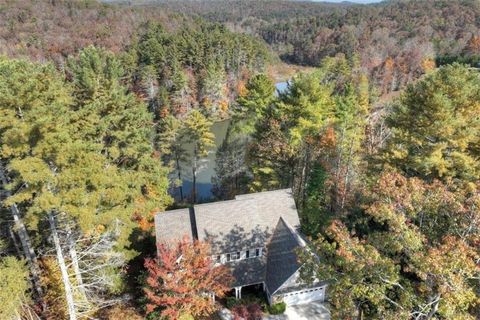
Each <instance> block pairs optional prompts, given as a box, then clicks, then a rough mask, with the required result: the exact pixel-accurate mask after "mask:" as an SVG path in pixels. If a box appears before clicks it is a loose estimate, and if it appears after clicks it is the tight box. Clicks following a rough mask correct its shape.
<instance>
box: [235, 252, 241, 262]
mask: <svg viewBox="0 0 480 320" xmlns="http://www.w3.org/2000/svg"><path fill="white" fill-rule="evenodd" d="M234 259H235V260H238V259H240V251H237V253H236V254H235V258H234Z"/></svg>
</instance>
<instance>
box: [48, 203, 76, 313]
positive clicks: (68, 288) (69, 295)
mask: <svg viewBox="0 0 480 320" xmlns="http://www.w3.org/2000/svg"><path fill="white" fill-rule="evenodd" d="M48 221H49V222H50V229H51V231H52V236H53V243H54V245H55V250H56V252H57V262H58V265H59V267H60V272H61V274H62V281H63V285H64V287H65V299H66V300H67V309H68V315H69V318H70V320H76V319H77V314H76V311H75V304H74V301H73V291H72V284H71V283H70V278H69V277H68V270H67V266H66V264H65V258H64V257H63V252H62V247H61V246H60V239H59V238H58V232H57V228H56V226H55V218H54V216H53V213H52V212H49V213H48Z"/></svg>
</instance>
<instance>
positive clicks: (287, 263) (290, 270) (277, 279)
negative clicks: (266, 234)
mask: <svg viewBox="0 0 480 320" xmlns="http://www.w3.org/2000/svg"><path fill="white" fill-rule="evenodd" d="M304 246H305V242H303V240H302V239H301V238H300V237H299V236H298V234H296V231H295V230H294V229H293V228H292V227H290V226H289V225H288V224H287V223H286V222H285V221H284V220H283V218H280V219H279V221H278V223H277V226H276V228H275V230H274V232H273V235H272V238H271V240H270V242H269V243H268V247H267V269H266V276H265V283H266V285H267V288H268V291H269V292H270V294H273V293H274V292H275V291H277V290H278V289H279V288H280V287H281V286H282V285H283V284H284V283H285V282H287V280H288V279H289V278H290V277H291V276H292V275H294V274H295V272H296V271H297V270H298V269H299V268H300V266H301V264H300V263H299V262H298V260H297V254H296V252H295V251H296V250H297V249H298V248H300V247H304Z"/></svg>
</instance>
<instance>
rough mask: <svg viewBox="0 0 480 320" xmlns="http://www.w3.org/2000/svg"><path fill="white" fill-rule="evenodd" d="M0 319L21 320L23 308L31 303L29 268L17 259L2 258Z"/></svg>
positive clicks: (0, 270) (0, 267)
mask: <svg viewBox="0 0 480 320" xmlns="http://www.w3.org/2000/svg"><path fill="white" fill-rule="evenodd" d="M0 287H1V288H2V290H0V299H1V301H2V304H1V305H0V318H2V319H20V316H21V314H22V310H23V307H24V306H25V305H26V304H28V303H29V297H28V289H29V281H28V268H27V266H26V265H25V263H24V262H23V261H21V260H18V259H16V258H15V257H11V256H7V257H2V258H0Z"/></svg>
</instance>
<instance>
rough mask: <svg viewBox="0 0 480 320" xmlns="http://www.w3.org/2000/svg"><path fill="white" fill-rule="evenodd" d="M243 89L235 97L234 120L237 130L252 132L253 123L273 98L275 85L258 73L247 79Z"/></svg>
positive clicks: (246, 132) (262, 114)
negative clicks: (242, 92) (240, 93)
mask: <svg viewBox="0 0 480 320" xmlns="http://www.w3.org/2000/svg"><path fill="white" fill-rule="evenodd" d="M245 90H246V92H245V93H244V94H242V95H241V96H240V97H239V98H238V99H237V104H238V106H237V107H236V110H235V116H234V122H235V125H236V126H235V128H237V130H238V131H240V132H241V133H245V134H252V133H253V132H254V130H255V124H256V123H257V122H258V121H259V120H260V119H261V118H262V117H263V116H264V113H265V110H266V109H267V107H268V106H269V105H270V104H271V103H272V102H273V101H274V99H275V95H274V94H275V85H274V83H273V81H272V80H271V79H270V78H268V77H267V76H266V75H264V74H258V75H256V76H253V77H252V78H250V79H249V80H248V82H247V84H246V87H245Z"/></svg>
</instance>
